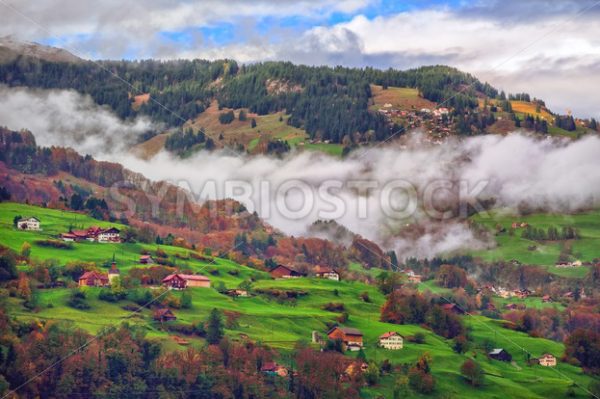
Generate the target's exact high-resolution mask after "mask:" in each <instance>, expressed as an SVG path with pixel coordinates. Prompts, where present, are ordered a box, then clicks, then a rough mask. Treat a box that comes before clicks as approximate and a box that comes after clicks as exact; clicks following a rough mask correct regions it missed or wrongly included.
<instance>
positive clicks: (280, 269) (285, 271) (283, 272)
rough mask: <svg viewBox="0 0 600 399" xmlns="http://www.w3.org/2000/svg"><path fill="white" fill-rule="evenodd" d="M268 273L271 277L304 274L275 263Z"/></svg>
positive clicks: (299, 275) (297, 276)
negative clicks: (275, 265)
mask: <svg viewBox="0 0 600 399" xmlns="http://www.w3.org/2000/svg"><path fill="white" fill-rule="evenodd" d="M269 273H270V274H271V276H272V277H273V278H299V277H303V276H304V274H302V273H300V272H297V271H296V270H294V269H292V268H289V267H287V266H284V265H277V267H275V268H274V269H273V270H271V271H270V272H269Z"/></svg>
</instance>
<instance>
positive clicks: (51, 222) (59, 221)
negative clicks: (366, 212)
mask: <svg viewBox="0 0 600 399" xmlns="http://www.w3.org/2000/svg"><path fill="white" fill-rule="evenodd" d="M18 214H20V215H23V216H29V215H31V216H36V217H38V218H39V219H40V220H41V222H42V227H43V229H44V230H43V231H42V232H22V231H17V230H15V229H14V228H13V227H12V219H13V217H14V216H15V215H18ZM506 220H509V219H506ZM532 220H534V219H532ZM589 221H590V223H591V222H592V221H593V217H590V218H589ZM548 223H556V222H548ZM580 223H581V225H582V227H583V220H582V221H580ZM69 225H74V226H75V227H76V228H84V227H89V226H91V225H101V226H108V225H112V226H115V227H122V226H120V225H118V224H112V223H105V222H99V221H97V220H95V219H91V218H89V217H86V216H84V215H80V214H74V213H72V212H63V211H59V210H51V209H45V208H39V207H33V206H27V205H22V204H13V203H2V204H0V243H2V244H3V245H6V246H9V247H11V248H13V249H15V250H17V251H18V250H19V249H20V247H21V245H22V243H23V242H24V241H28V242H30V243H31V244H32V252H31V256H32V257H33V258H36V259H40V260H45V259H54V260H56V261H58V263H59V264H60V265H63V264H65V263H67V262H70V261H85V262H96V263H98V264H101V263H103V262H106V261H107V260H110V259H112V256H113V254H115V257H116V259H117V262H118V265H119V268H120V269H121V272H122V273H123V272H125V273H126V271H127V270H128V269H130V268H131V267H134V266H137V267H143V266H142V265H138V264H137V260H138V258H139V254H140V251H141V250H144V249H146V250H154V249H156V245H145V244H100V243H75V244H74V247H73V249H69V250H65V249H49V248H45V247H39V246H37V245H35V244H34V242H35V240H38V239H46V238H50V237H53V236H56V235H57V234H58V233H60V232H63V231H66V230H67V229H68V227H69ZM592 230H593V227H591V226H590V227H589V230H587V229H583V228H582V234H583V232H584V231H585V232H586V234H588V233H590V234H591V231H592ZM516 241H518V240H516ZM514 245H515V246H518V243H514ZM161 249H163V250H164V251H166V252H167V253H169V254H171V255H174V254H176V253H178V254H180V255H185V254H186V253H187V252H188V250H185V249H183V248H176V247H169V246H161ZM174 260H175V261H176V262H177V263H178V264H179V265H180V266H181V267H182V268H183V267H185V268H189V269H192V270H194V271H195V272H198V273H202V274H206V275H207V276H209V277H210V278H211V281H212V283H213V286H214V285H215V284H218V283H219V282H223V284H225V285H226V286H227V287H228V288H233V287H236V286H237V285H238V284H239V283H240V282H242V281H244V280H246V279H248V278H250V277H251V276H252V277H253V278H254V280H255V281H254V282H253V284H252V288H253V289H254V290H261V289H262V290H267V289H273V290H288V291H302V292H304V293H306V295H302V296H299V297H298V298H297V299H295V300H276V299H273V298H271V297H269V296H266V295H252V296H250V297H247V298H235V299H234V298H231V297H229V296H226V295H223V294H220V293H219V292H218V291H217V290H215V289H214V288H189V289H188V292H190V293H191V295H192V307H191V308H189V309H175V310H174V313H175V315H176V316H177V318H178V322H179V323H195V322H198V321H203V320H206V318H207V316H208V314H209V312H210V310H211V309H213V308H217V309H220V310H222V311H224V312H225V313H226V314H230V315H231V314H233V315H236V316H237V320H236V322H235V323H233V324H230V325H228V326H227V328H226V330H225V331H226V334H227V336H228V337H229V338H230V339H232V340H244V339H247V338H249V339H252V340H254V341H257V342H261V343H263V344H266V345H269V346H271V347H273V348H276V349H278V350H279V351H280V353H281V358H280V359H279V361H280V362H281V363H283V364H287V362H289V360H288V359H289V356H288V355H289V354H290V352H291V351H292V350H293V348H294V346H295V345H296V344H297V342H299V341H304V342H307V343H310V341H311V333H312V331H317V332H319V333H320V334H321V336H325V335H326V331H327V326H328V325H330V324H331V323H333V322H335V320H336V319H337V318H338V317H339V315H340V313H336V312H330V311H327V310H324V305H325V304H328V303H331V302H335V303H342V304H343V305H344V310H345V311H346V312H348V314H349V319H348V321H347V322H346V323H344V325H346V326H348V327H355V328H358V329H360V330H361V331H362V332H363V334H364V342H365V346H366V348H365V354H366V356H367V359H368V360H369V361H376V362H381V361H383V360H384V359H388V360H390V361H391V362H392V363H393V364H404V363H406V364H412V363H414V362H415V361H416V360H417V359H418V358H419V356H421V355H422V354H423V353H424V352H428V353H429V354H430V355H431V356H432V359H433V363H432V372H433V375H434V376H435V378H436V381H437V385H436V390H435V392H434V394H432V395H430V396H429V397H440V398H463V397H482V398H500V397H505V396H509V397H512V398H548V397H564V396H565V393H566V391H567V389H568V388H569V387H570V386H571V384H572V382H573V381H576V382H577V383H579V384H581V385H582V386H585V387H587V385H588V384H589V382H590V378H589V377H587V376H585V375H583V374H582V372H581V370H580V369H579V368H577V367H574V366H571V365H568V364H563V363H560V364H559V366H558V367H557V368H556V369H549V368H543V367H540V366H528V365H526V361H525V360H526V356H525V352H524V350H526V351H528V352H530V353H531V355H532V356H534V357H535V356H539V355H541V354H543V353H546V352H550V353H553V354H554V355H556V356H557V357H560V356H561V355H562V353H563V351H564V347H563V344H562V343H558V342H553V341H550V340H546V339H540V338H532V337H529V336H528V335H526V334H523V333H519V332H515V331H512V330H508V329H505V328H503V327H502V326H501V325H500V322H499V321H496V320H492V319H489V318H486V317H482V316H465V317H464V320H465V322H466V324H467V325H468V327H469V329H470V335H471V336H472V338H473V344H472V347H471V348H470V349H469V350H468V351H467V352H466V353H465V354H458V353H456V352H454V351H453V349H452V341H450V340H446V339H444V338H442V337H440V336H438V335H436V334H434V333H432V332H431V331H429V330H428V329H426V328H423V327H421V326H418V325H394V324H389V323H383V322H381V321H379V314H380V309H381V306H382V305H383V303H384V302H385V297H384V295H383V294H382V293H381V292H380V291H379V290H378V289H377V287H375V286H372V285H367V284H364V283H361V282H356V281H340V282H336V281H331V280H324V279H316V278H299V279H287V280H286V279H284V280H273V279H271V278H270V276H269V275H268V274H267V273H264V272H259V271H256V270H254V269H251V268H249V267H247V266H244V265H240V264H237V263H235V262H232V261H229V260H226V259H220V258H212V261H210V262H200V261H197V260H195V259H192V258H190V259H188V260H181V259H179V258H174ZM351 269H353V270H359V269H360V266H359V265H357V264H352V265H351ZM376 272H377V271H376V270H369V271H365V273H376ZM420 288H421V289H423V290H430V291H433V292H438V293H443V292H444V291H443V289H441V288H439V287H437V286H436V285H435V284H434V283H433V282H432V281H428V282H425V283H423V284H422V286H421V287H420ZM100 290H101V289H100V288H87V289H86V292H87V297H88V302H89V304H90V306H91V307H90V309H88V310H77V309H74V308H71V307H69V306H68V305H67V301H68V297H69V290H68V289H65V288H56V289H40V290H39V304H40V310H39V312H37V313H32V312H30V311H28V310H26V309H25V308H24V307H23V305H22V303H21V302H22V301H21V300H20V299H17V298H8V303H9V311H10V313H11V315H12V316H13V317H15V318H17V319H19V320H36V319H39V320H57V321H63V322H67V323H72V324H73V325H74V326H77V327H79V328H82V329H84V330H86V331H88V332H90V333H92V334H96V333H98V332H100V331H101V330H102V328H104V327H106V326H111V325H118V324H120V323H123V322H128V323H131V324H136V325H139V326H141V327H142V328H144V329H145V331H146V333H147V335H148V336H149V337H153V338H156V339H158V340H161V342H163V343H164V348H165V350H178V348H182V347H181V346H179V345H177V344H176V343H175V342H174V340H173V339H172V335H173V334H172V333H168V332H166V331H165V330H164V329H163V328H161V325H160V324H159V323H157V322H155V321H153V320H152V311H151V310H149V309H144V310H142V311H141V312H140V313H138V314H133V313H131V312H129V311H127V310H124V309H123V306H124V305H127V304H131V303H130V302H128V301H127V300H123V301H120V302H118V303H109V302H104V301H101V300H99V299H98V294H99V292H100ZM364 292H366V293H367V294H368V297H369V300H368V301H364V300H363V299H361V294H362V293H364ZM172 295H175V296H180V295H182V293H181V292H172ZM387 331H397V332H399V333H400V334H401V335H403V336H404V337H410V336H412V335H414V334H416V333H422V334H423V335H424V336H425V342H424V343H422V344H416V343H411V342H409V341H408V340H405V347H404V349H402V350H397V351H389V350H385V349H382V348H379V347H377V339H378V337H379V335H381V334H382V333H384V332H387ZM185 338H186V339H187V340H189V341H190V342H191V344H192V345H195V346H201V345H204V341H203V340H202V339H201V338H189V337H185ZM490 344H492V345H493V346H494V347H502V348H505V349H506V350H508V351H509V352H510V353H511V354H512V355H513V360H514V361H513V362H512V363H504V362H499V361H493V360H488V359H487V357H486V356H485V351H484V349H483V348H484V347H485V346H486V345H490ZM348 356H356V353H349V354H348ZM467 358H475V359H476V360H477V361H478V362H479V363H480V364H481V365H482V366H483V368H484V370H485V373H486V381H485V384H484V386H483V387H480V388H472V387H470V386H469V385H468V384H466V383H465V382H464V380H463V378H462V377H461V376H460V371H459V369H460V366H461V364H462V363H463V362H464V361H465V359H467ZM397 377H398V375H396V374H391V375H386V376H384V377H383V378H382V380H381V381H380V384H378V385H376V386H374V387H369V388H365V389H364V390H363V392H362V395H363V397H365V398H378V397H385V398H391V397H392V390H393V387H394V384H395V381H396V378H397ZM575 392H576V395H577V396H576V397H580V398H583V397H586V396H585V394H584V391H583V390H581V389H576V391H575ZM404 397H416V398H418V397H421V396H420V395H417V394H414V393H413V392H412V391H409V392H408V393H407V394H406V395H405V396H404Z"/></svg>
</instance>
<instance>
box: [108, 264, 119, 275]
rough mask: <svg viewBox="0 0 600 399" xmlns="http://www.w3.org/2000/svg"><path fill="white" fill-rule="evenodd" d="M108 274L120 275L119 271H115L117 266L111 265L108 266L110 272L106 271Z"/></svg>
mask: <svg viewBox="0 0 600 399" xmlns="http://www.w3.org/2000/svg"><path fill="white" fill-rule="evenodd" d="M108 273H109V274H120V273H121V272H120V271H119V269H117V264H116V263H113V264H112V265H111V266H110V270H109V271H108Z"/></svg>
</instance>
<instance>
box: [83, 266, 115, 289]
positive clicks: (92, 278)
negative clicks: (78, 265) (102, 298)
mask: <svg viewBox="0 0 600 399" xmlns="http://www.w3.org/2000/svg"><path fill="white" fill-rule="evenodd" d="M109 284H110V280H109V279H108V276H107V275H106V274H104V273H100V272H97V271H95V270H92V271H89V272H85V273H83V274H82V275H81V277H79V286H80V287H106V286H107V285H109Z"/></svg>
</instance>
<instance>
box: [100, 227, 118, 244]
mask: <svg viewBox="0 0 600 399" xmlns="http://www.w3.org/2000/svg"><path fill="white" fill-rule="evenodd" d="M119 234H120V231H119V229H117V228H115V227H111V228H109V229H102V230H100V231H99V232H98V235H97V236H96V237H97V241H98V242H121V236H120V235H119Z"/></svg>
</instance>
